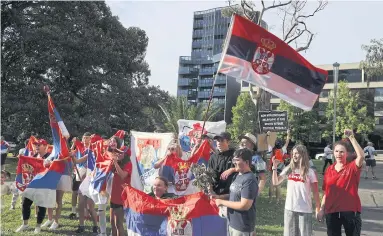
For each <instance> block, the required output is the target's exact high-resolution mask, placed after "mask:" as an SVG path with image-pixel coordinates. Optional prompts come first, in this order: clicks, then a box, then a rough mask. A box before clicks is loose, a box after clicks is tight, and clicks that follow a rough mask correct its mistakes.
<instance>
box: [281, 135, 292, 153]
mask: <svg viewBox="0 0 383 236" xmlns="http://www.w3.org/2000/svg"><path fill="white" fill-rule="evenodd" d="M290 139H291V136H290V130H287V137H286V142H285V145H284V146H283V147H284V148H285V150H287V147H288V146H289V143H290Z"/></svg>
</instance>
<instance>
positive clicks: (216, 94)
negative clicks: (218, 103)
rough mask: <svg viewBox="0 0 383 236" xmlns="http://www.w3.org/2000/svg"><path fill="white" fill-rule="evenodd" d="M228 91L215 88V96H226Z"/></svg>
mask: <svg viewBox="0 0 383 236" xmlns="http://www.w3.org/2000/svg"><path fill="white" fill-rule="evenodd" d="M225 95H226V92H225V91H217V90H214V93H213V97H225Z"/></svg>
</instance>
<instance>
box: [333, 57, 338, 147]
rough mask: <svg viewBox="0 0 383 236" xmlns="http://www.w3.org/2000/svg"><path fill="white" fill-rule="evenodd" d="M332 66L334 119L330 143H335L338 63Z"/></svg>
mask: <svg viewBox="0 0 383 236" xmlns="http://www.w3.org/2000/svg"><path fill="white" fill-rule="evenodd" d="M332 66H333V67H334V70H333V75H334V119H333V124H332V143H335V126H336V91H337V90H338V76H339V63H338V62H335V63H334V64H332Z"/></svg>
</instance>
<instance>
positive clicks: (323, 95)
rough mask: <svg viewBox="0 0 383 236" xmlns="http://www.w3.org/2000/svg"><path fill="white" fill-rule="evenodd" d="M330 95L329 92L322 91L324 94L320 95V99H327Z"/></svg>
mask: <svg viewBox="0 0 383 236" xmlns="http://www.w3.org/2000/svg"><path fill="white" fill-rule="evenodd" d="M328 94H329V91H328V90H322V92H321V93H320V97H321V98H327V97H328Z"/></svg>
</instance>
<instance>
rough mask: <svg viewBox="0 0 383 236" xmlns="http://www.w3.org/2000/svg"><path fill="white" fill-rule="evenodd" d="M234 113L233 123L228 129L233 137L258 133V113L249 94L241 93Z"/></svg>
mask: <svg viewBox="0 0 383 236" xmlns="http://www.w3.org/2000/svg"><path fill="white" fill-rule="evenodd" d="M232 112H233V119H232V120H233V123H232V124H231V125H229V127H228V131H229V132H230V133H231V135H232V137H238V136H240V135H242V134H245V133H252V134H255V133H258V132H257V130H258V126H259V125H258V112H257V110H256V107H255V105H254V103H253V101H252V100H251V97H250V94H249V93H241V94H240V95H239V96H238V98H237V103H236V105H235V106H234V107H233V108H232Z"/></svg>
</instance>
